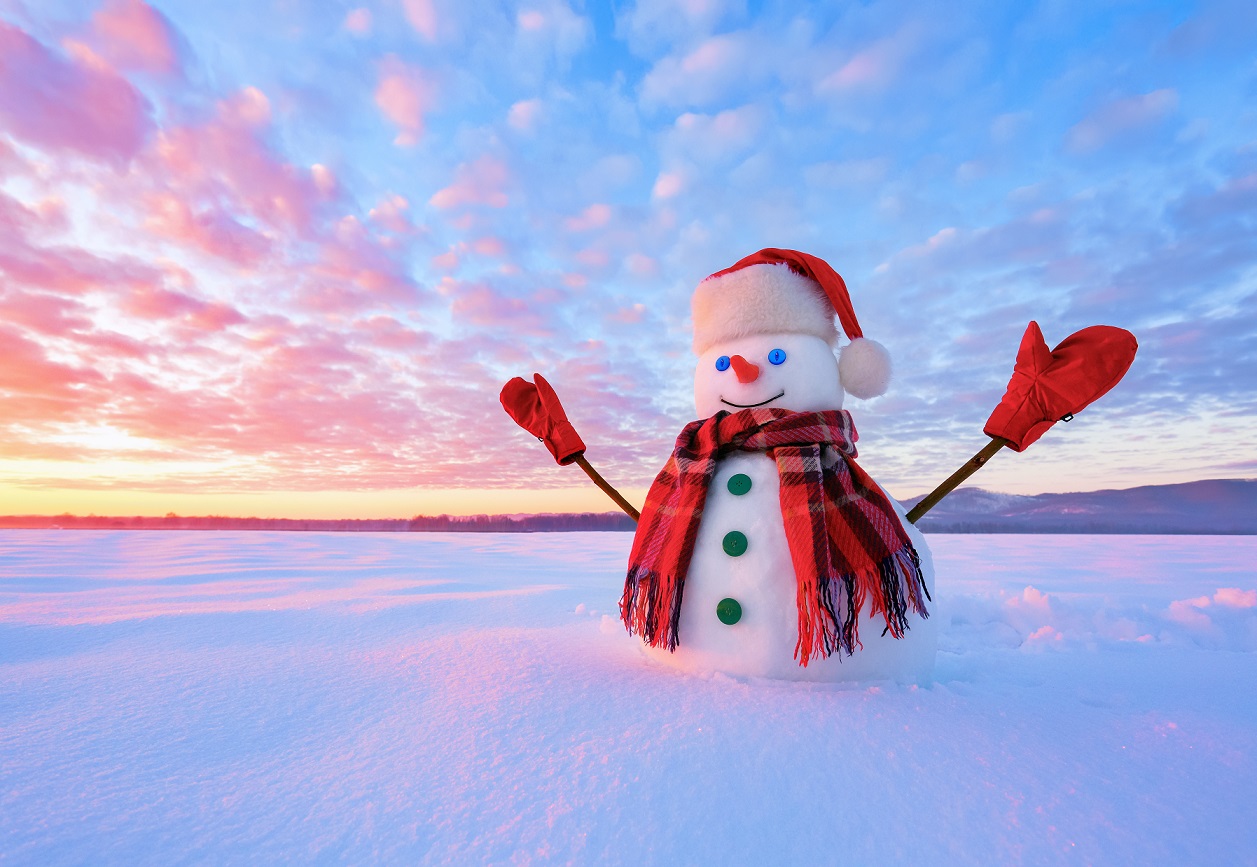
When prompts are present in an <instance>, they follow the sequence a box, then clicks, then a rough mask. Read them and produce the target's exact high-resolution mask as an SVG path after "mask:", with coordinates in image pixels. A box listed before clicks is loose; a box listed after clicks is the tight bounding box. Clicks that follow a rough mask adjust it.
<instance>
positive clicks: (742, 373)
mask: <svg viewBox="0 0 1257 867" xmlns="http://www.w3.org/2000/svg"><path fill="white" fill-rule="evenodd" d="M729 362H730V363H731V364H732V365H733V372H734V373H736V374H737V375H738V382H754V381H755V380H757V379H759V365H758V364H751V362H749V361H747V360H746V359H745V358H743V357H742V356H740V355H735V356H733V357H732V358H730V359H729Z"/></svg>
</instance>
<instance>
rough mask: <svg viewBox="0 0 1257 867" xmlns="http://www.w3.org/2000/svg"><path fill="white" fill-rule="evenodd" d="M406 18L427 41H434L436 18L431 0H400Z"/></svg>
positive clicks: (435, 36) (435, 37)
mask: <svg viewBox="0 0 1257 867" xmlns="http://www.w3.org/2000/svg"><path fill="white" fill-rule="evenodd" d="M402 10H403V11H404V12H405V13H406V20H407V21H409V22H410V26H411V27H413V28H415V32H417V33H418V34H419V35H420V36H422V37H423V38H424V39H426V40H427V41H428V42H436V39H437V26H438V23H439V22H438V19H437V13H436V7H435V5H434V4H433V2H432V0H402Z"/></svg>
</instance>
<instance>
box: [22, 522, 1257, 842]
mask: <svg viewBox="0 0 1257 867" xmlns="http://www.w3.org/2000/svg"><path fill="white" fill-rule="evenodd" d="M630 541H631V539H630V536H629V534H615V533H607V534H594V533H590V534H536V535H481V534H448V535H438V534H380V535H373V534H360V535H350V534H345V535H336V534H299V533H288V534H283V533H209V532H203V533H194V532H188V533H182V532H99V533H96V532H66V531H63V532H56V531H49V532H32V531H9V532H0V860H6V861H10V862H12V863H39V864H58V863H82V862H93V863H122V862H126V863H162V864H168V863H181V862H198V861H200V862H205V861H212V862H216V863H224V862H227V863H231V862H235V863H239V862H246V861H247V862H252V863H258V862H265V861H272V860H277V859H278V860H285V861H310V860H317V861H322V862H337V861H357V862H361V861H385V862H393V863H398V862H401V863H415V862H421V863H450V862H452V863H483V862H497V863H502V862H506V863H528V862H533V863H556V862H557V863H564V862H577V863H613V864H614V863H619V864H663V863H668V862H674V863H676V862H679V863H683V864H702V863H797V862H801V861H805V860H814V861H819V862H822V863H832V862H834V861H835V860H837V859H839V858H841V859H843V860H846V861H849V862H852V863H873V862H876V863H916V864H921V863H954V864H969V863H973V864H978V863H981V864H991V863H1026V864H1041V863H1047V864H1051V863H1097V864H1141V863H1142V864H1146V863H1169V862H1179V863H1210V862H1212V863H1228V864H1234V863H1254V862H1257V830H1254V825H1253V822H1252V815H1253V812H1252V811H1253V808H1252V804H1253V803H1254V802H1255V801H1257V768H1255V766H1254V755H1255V754H1257V699H1255V698H1254V695H1257V575H1255V574H1254V567H1253V566H1252V564H1253V563H1254V560H1255V559H1257V539H1255V538H1253V537H1132V536H1090V537H1088V536H931V537H930V545H931V548H932V549H933V553H934V559H935V563H936V568H937V573H938V577H937V580H936V584H937V592H936V594H935V598H936V599H937V600H939V601H938V604H937V606H936V607H937V613H936V615H935V616H936V617H938V618H939V627H940V630H939V641H940V652H939V657H938V665H937V669H936V679H935V681H934V683H932V684H928V685H923V686H915V685H900V684H895V683H890V682H881V683H874V684H807V683H784V682H777V681H756V680H742V679H737V678H732V677H728V676H724V675H712V676H707V677H699V676H695V675H691V674H684V673H679V672H676V671H674V670H671V669H668V668H665V667H662V666H659V665H657V664H655V663H653V662H651V660H650V659H649V658H648V657H647V656H646V654H645V653H643V652H642V651H641V650H640V649H639V648H638V646H637V645H636V643H635V640H634V639H631V638H629V637H628V636H626V635H625V634H624V632H623V629H622V627H621V626H620V625H619V623H618V620H614V619H613V618H614V616H615V605H616V601H617V599H618V595H619V592H620V585H621V581H622V578H623V567H624V562H625V560H626V558H627V553H628V547H629V544H630ZM931 589H932V590H933V589H935V588H931ZM682 640H684V636H682Z"/></svg>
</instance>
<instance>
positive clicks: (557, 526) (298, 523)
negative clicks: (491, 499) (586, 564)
mask: <svg viewBox="0 0 1257 867" xmlns="http://www.w3.org/2000/svg"><path fill="white" fill-rule="evenodd" d="M636 526H637V525H636V524H634V523H633V521H632V519H630V518H629V517H628V516H627V515H624V514H622V513H620V512H605V513H599V512H581V513H577V514H563V515H436V516H428V515H416V516H415V517H413V518H362V519H355V518H338V519H316V518H233V517H227V516H223V515H206V516H199V517H188V516H183V515H176V514H174V513H173V512H171V513H168V514H166V515H165V516H164V517H160V518H157V517H146V516H143V515H136V516H135V517H117V516H108V515H71V514H68V513H67V514H62V515H5V516H0V529H5V530H287V531H298V532H302V531H304V532H320V533H554V532H576V531H589V530H604V531H605V530H612V531H624V530H630V531H631V530H633V529H635V528H636Z"/></svg>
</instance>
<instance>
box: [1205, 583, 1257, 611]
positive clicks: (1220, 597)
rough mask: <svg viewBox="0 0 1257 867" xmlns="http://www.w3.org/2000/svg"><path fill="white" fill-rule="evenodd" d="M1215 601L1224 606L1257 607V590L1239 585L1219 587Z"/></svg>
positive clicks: (1214, 597)
mask: <svg viewBox="0 0 1257 867" xmlns="http://www.w3.org/2000/svg"><path fill="white" fill-rule="evenodd" d="M1213 601H1214V602H1215V603H1216V604H1218V605H1221V606H1222V607H1224V608H1257V590H1241V589H1240V588H1238V587H1219V588H1218V592H1217V593H1214V594H1213Z"/></svg>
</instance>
